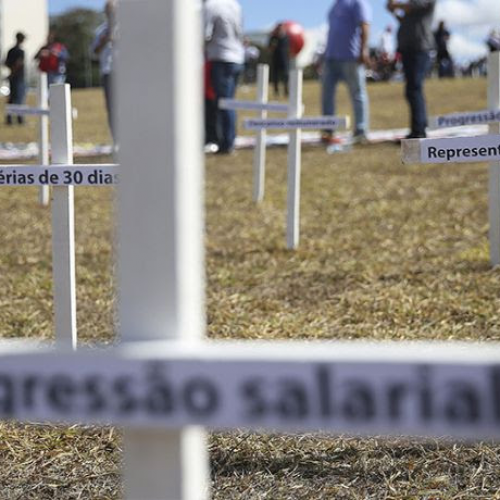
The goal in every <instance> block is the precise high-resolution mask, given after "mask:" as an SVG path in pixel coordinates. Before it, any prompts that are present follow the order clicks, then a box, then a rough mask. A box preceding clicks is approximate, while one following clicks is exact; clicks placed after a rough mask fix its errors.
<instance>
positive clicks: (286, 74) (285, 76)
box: [281, 66, 290, 97]
mask: <svg viewBox="0 0 500 500" xmlns="http://www.w3.org/2000/svg"><path fill="white" fill-rule="evenodd" d="M281 72H282V75H283V76H282V78H283V86H284V88H285V95H286V96H287V97H288V94H289V91H288V81H289V80H290V69H289V68H288V66H283V68H282V70H281Z"/></svg>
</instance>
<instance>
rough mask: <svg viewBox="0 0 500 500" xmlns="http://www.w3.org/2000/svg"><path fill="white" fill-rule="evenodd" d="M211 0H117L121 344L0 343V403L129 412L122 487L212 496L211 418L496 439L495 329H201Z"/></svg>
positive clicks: (498, 356)
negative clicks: (241, 332)
mask: <svg viewBox="0 0 500 500" xmlns="http://www.w3.org/2000/svg"><path fill="white" fill-rule="evenodd" d="M200 10H201V2H200V1H199V0H168V1H166V0H121V2H120V9H119V13H118V18H119V22H120V27H121V37H122V38H121V40H120V52H119V54H118V61H117V62H118V68H117V81H118V87H117V91H118V104H119V110H120V112H119V115H118V118H119V119H118V125H119V137H120V156H121V166H120V168H121V170H120V175H121V182H120V184H119V199H120V201H119V217H120V221H119V225H118V226H119V233H120V234H119V284H120V303H119V316H120V331H121V340H122V342H121V345H120V346H119V347H118V348H113V349H107V350H102V351H98V350H96V349H93V350H91V351H88V352H87V351H84V350H79V351H77V352H76V353H75V352H71V351H70V350H69V349H68V348H66V349H61V348H60V349H58V350H56V351H54V350H48V349H47V348H41V349H40V350H39V351H35V350H33V349H31V348H30V347H29V346H27V345H26V344H23V345H21V346H19V345H18V346H12V345H8V344H7V345H3V346H0V347H1V349H0V417H1V418H2V419H10V420H21V421H31V422H33V421H54V422H68V423H71V422H74V423H87V422H88V423H107V424H110V423H114V424H120V425H123V426H125V428H126V431H125V454H126V457H125V464H126V465H125V471H124V482H125V494H126V499H127V500H206V499H208V498H209V484H210V480H209V472H208V470H209V469H208V467H209V466H208V457H207V446H206V442H205V430H204V429H205V428H209V429H233V428H249V429H256V430H259V429H260V430H268V431H271V432H276V431H285V430H286V431H291V432H301V431H305V430H308V431H310V430H322V431H328V432H332V433H349V434H355V435H407V436H436V437H439V436H442V435H447V436H452V437H456V438H463V437H466V438H469V439H483V438H492V439H496V440H500V425H499V424H500V349H499V346H498V345H497V344H495V345H493V346H492V345H488V346H486V345H484V344H483V345H471V344H450V343H446V344H435V343H431V344H399V343H397V344H396V343H392V344H366V343H338V342H330V343H328V342H327V343H324V342H319V343H313V342H308V343H302V342H281V343H266V342H262V341H259V342H248V343H238V342H208V341H206V340H204V329H205V318H204V313H203V310H204V298H203V287H204V280H203V275H204V268H203V224H202V220H203V217H202V210H203V179H202V172H203V169H202V162H203V155H202V130H201V128H202V126H201V124H202V120H201V110H202V89H201V84H200V82H201V81H202V78H201V68H202V57H201V22H200V18H201V16H200ZM144 47H150V48H153V49H157V50H151V57H147V58H146V57H143V54H144ZM179 47H182V50H179V49H178V48H179ZM130 61H134V64H130ZM145 74H148V77H149V78H148V85H149V87H148V92H138V90H139V89H141V88H142V85H143V84H144V75H145ZM186 130H187V131H189V134H186V133H185V131H186Z"/></svg>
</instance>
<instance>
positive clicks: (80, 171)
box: [0, 164, 118, 187]
mask: <svg viewBox="0 0 500 500" xmlns="http://www.w3.org/2000/svg"><path fill="white" fill-rule="evenodd" d="M117 183H118V166H117V165H97V164H95V165H57V166H54V165H52V166H50V167H48V166H44V165H17V166H13V165H10V166H4V167H2V166H0V187H1V186H112V185H115V184H117Z"/></svg>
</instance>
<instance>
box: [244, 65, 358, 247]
mask: <svg viewBox="0 0 500 500" xmlns="http://www.w3.org/2000/svg"><path fill="white" fill-rule="evenodd" d="M288 109H289V111H288V118H287V119H280V118H260V119H247V120H245V121H244V126H245V127H246V128H247V129H249V130H266V129H281V130H289V131H290V140H289V143H288V191H287V193H288V194H287V207H288V208H287V234H286V242H287V248H288V249H289V250H294V249H296V248H297V247H298V246H299V239H300V174H301V165H302V149H301V131H302V129H337V128H347V127H349V117H335V116H319V117H304V118H303V117H302V113H303V104H302V70H300V69H296V70H293V71H292V72H291V74H290V103H289V107H288Z"/></svg>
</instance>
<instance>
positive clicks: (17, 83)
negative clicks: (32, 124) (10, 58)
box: [6, 78, 26, 125]
mask: <svg viewBox="0 0 500 500" xmlns="http://www.w3.org/2000/svg"><path fill="white" fill-rule="evenodd" d="M9 83H10V95H9V101H8V102H9V104H18V105H21V104H24V100H25V97H26V85H25V83H24V79H23V78H10V79H9ZM6 123H7V125H12V116H11V115H7V118H6ZM17 123H19V125H22V124H23V123H24V116H22V115H18V116H17Z"/></svg>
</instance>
